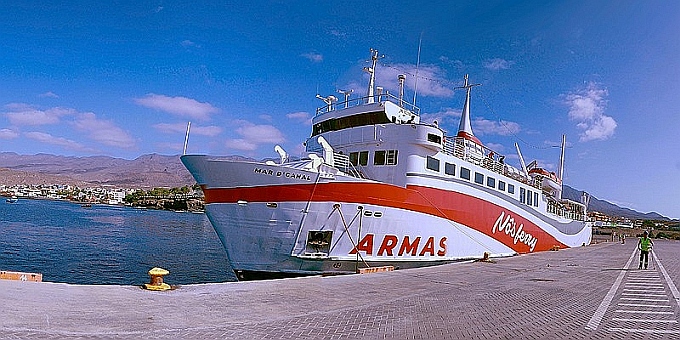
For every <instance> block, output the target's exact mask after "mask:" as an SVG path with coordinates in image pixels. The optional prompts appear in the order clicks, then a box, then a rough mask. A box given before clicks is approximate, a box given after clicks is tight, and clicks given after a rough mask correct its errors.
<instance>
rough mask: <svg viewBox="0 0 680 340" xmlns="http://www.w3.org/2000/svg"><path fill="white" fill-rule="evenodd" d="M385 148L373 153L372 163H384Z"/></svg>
mask: <svg viewBox="0 0 680 340" xmlns="http://www.w3.org/2000/svg"><path fill="white" fill-rule="evenodd" d="M385 153H386V151H385V150H382V151H376V152H375V154H373V165H385Z"/></svg>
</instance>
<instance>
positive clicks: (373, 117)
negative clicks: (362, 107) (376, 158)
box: [312, 111, 390, 136]
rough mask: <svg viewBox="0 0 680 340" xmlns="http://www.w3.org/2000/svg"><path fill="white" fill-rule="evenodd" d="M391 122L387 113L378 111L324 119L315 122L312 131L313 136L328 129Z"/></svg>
mask: <svg viewBox="0 0 680 340" xmlns="http://www.w3.org/2000/svg"><path fill="white" fill-rule="evenodd" d="M386 123H390V120H389V119H388V118H387V115H386V114H385V112H384V111H376V112H369V113H362V114H358V115H353V116H347V117H341V118H332V119H328V120H324V121H323V122H320V123H316V124H314V128H313V131H312V136H316V135H318V134H320V133H324V132H328V131H338V130H342V129H346V128H351V127H357V126H365V125H374V124H386Z"/></svg>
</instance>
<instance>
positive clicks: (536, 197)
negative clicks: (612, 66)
mask: <svg viewBox="0 0 680 340" xmlns="http://www.w3.org/2000/svg"><path fill="white" fill-rule="evenodd" d="M534 206H535V207H538V193H537V192H535V193H534Z"/></svg>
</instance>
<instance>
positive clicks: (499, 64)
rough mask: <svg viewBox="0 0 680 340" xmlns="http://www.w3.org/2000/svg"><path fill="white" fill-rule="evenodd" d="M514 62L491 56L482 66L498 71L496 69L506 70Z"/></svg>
mask: <svg viewBox="0 0 680 340" xmlns="http://www.w3.org/2000/svg"><path fill="white" fill-rule="evenodd" d="M514 63H515V62H513V61H509V60H505V59H501V58H493V59H487V60H485V61H484V67H486V68H487V69H489V70H493V71H498V70H507V69H509V68H510V66H512V65H513V64H514Z"/></svg>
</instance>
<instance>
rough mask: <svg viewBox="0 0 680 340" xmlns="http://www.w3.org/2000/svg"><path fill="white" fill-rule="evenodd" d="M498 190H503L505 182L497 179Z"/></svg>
mask: <svg viewBox="0 0 680 340" xmlns="http://www.w3.org/2000/svg"><path fill="white" fill-rule="evenodd" d="M498 190H500V191H505V182H503V181H498Z"/></svg>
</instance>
